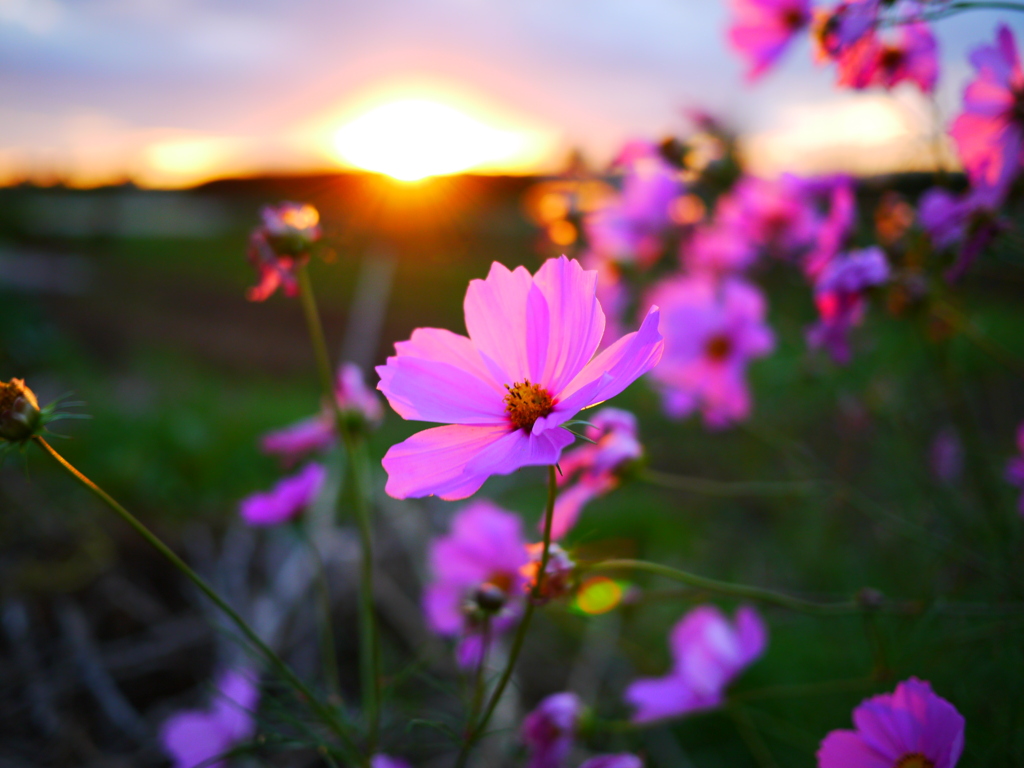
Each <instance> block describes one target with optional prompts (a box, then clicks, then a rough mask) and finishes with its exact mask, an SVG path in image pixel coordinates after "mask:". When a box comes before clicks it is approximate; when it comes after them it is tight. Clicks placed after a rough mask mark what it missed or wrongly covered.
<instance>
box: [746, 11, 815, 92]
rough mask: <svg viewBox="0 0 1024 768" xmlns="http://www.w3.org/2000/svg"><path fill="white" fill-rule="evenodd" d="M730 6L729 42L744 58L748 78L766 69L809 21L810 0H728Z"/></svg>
mask: <svg viewBox="0 0 1024 768" xmlns="http://www.w3.org/2000/svg"><path fill="white" fill-rule="evenodd" d="M729 5H730V7H731V8H732V13H733V23H732V26H731V27H729V42H730V43H731V44H732V47H733V48H735V49H736V50H737V51H738V52H739V54H740V55H741V56H743V57H744V58H745V59H746V60H747V64H748V65H749V69H748V70H747V79H748V80H751V81H753V80H756V79H757V78H759V77H761V75H763V74H764V73H765V72H767V71H768V69H769V68H770V67H771V66H772V65H773V64H775V62H776V61H777V60H778V58H779V57H780V56H781V55H782V53H783V52H784V51H785V50H786V48H787V47H788V46H789V44H790V42H792V40H793V38H794V37H795V36H796V34H797V33H798V32H800V31H801V30H802V29H804V28H805V27H807V25H808V24H810V22H811V3H810V0H730V2H729Z"/></svg>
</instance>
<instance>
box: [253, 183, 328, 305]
mask: <svg viewBox="0 0 1024 768" xmlns="http://www.w3.org/2000/svg"><path fill="white" fill-rule="evenodd" d="M260 215H261V216H262V218H263V223H262V225H260V226H259V227H257V228H256V229H255V230H253V233H252V234H251V235H250V236H249V250H248V258H249V262H250V263H251V264H252V266H253V268H254V269H255V270H256V273H257V276H258V277H259V283H258V284H257V285H255V286H253V287H252V288H250V289H249V290H248V292H247V294H246V295H247V297H248V299H249V301H264V300H266V299H268V298H270V296H272V295H273V293H274V292H275V291H276V290H277V289H278V288H279V287H280V288H281V289H282V290H283V291H284V293H285V295H286V296H292V297H294V296H298V294H299V284H298V281H297V279H296V277H295V270H296V269H298V267H299V266H300V265H301V264H302V263H303V262H304V261H305V260H306V259H307V258H308V255H309V249H310V248H311V247H312V246H313V243H315V242H316V241H317V240H319V239H320V227H319V225H318V222H319V220H320V214H319V213H317V210H316V208H314V207H313V206H311V205H306V204H304V203H279V204H278V205H268V206H266V207H265V208H263V210H262V211H261V212H260Z"/></svg>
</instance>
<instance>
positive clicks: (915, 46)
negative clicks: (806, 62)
mask: <svg viewBox="0 0 1024 768" xmlns="http://www.w3.org/2000/svg"><path fill="white" fill-rule="evenodd" d="M837 64H838V74H839V85H841V86H845V87H847V88H855V89H857V90H861V89H864V88H870V87H871V86H875V85H877V86H881V87H883V88H886V89H891V88H894V87H895V86H896V85H898V84H899V83H901V82H903V81H908V82H911V83H915V84H916V85H917V87H918V88H920V89H921V90H922V91H923V92H924V93H933V92H934V91H935V81H936V80H937V79H938V76H939V61H938V55H937V52H936V44H935V36H934V35H933V34H932V32H931V29H930V28H929V27H928V25H927V24H922V23H911V24H907V25H905V26H902V27H900V28H899V30H898V31H896V32H895V34H894V36H893V37H892V38H889V39H884V38H882V37H881V36H880V35H878V34H877V33H876V32H874V31H873V30H872V31H870V32H869V33H868V34H866V35H864V36H863V37H862V38H861V39H860V40H858V41H857V42H856V43H854V44H853V45H851V46H849V47H847V48H846V49H845V50H843V51H842V52H841V53H840V54H839V55H838V57H837Z"/></svg>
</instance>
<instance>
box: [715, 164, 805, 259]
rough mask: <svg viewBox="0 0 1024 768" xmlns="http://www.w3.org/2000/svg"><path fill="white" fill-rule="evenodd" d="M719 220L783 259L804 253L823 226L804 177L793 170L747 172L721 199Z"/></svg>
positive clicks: (767, 253)
mask: <svg viewBox="0 0 1024 768" xmlns="http://www.w3.org/2000/svg"><path fill="white" fill-rule="evenodd" d="M715 221H716V222H718V223H719V224H720V225H721V226H722V227H724V228H726V229H727V230H731V231H733V232H736V233H741V234H742V238H743V239H744V240H746V241H747V242H748V243H750V244H751V245H752V246H753V247H755V248H756V249H758V250H759V251H760V252H762V253H764V254H765V255H769V256H776V257H779V258H783V259H796V258H798V257H801V256H803V255H804V253H806V252H807V250H808V249H809V248H810V247H811V246H812V245H813V244H814V242H815V235H816V233H817V230H818V227H819V221H818V217H817V215H816V213H815V210H814V206H813V201H812V200H811V199H810V197H809V196H808V195H807V193H806V185H805V182H804V180H803V179H800V178H798V177H796V176H792V175H789V174H786V175H783V176H781V177H780V178H778V179H761V178H758V177H756V176H744V177H743V178H742V179H740V180H739V181H738V182H737V183H736V185H735V186H734V187H733V188H732V189H731V190H730V191H729V193H728V194H727V195H725V196H723V197H722V198H721V199H720V200H719V201H718V205H717V207H716V209H715Z"/></svg>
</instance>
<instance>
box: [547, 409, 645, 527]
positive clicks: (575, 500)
mask: <svg viewBox="0 0 1024 768" xmlns="http://www.w3.org/2000/svg"><path fill="white" fill-rule="evenodd" d="M589 421H590V426H588V427H587V428H586V430H585V432H584V434H585V436H586V437H587V439H588V440H591V441H593V442H591V443H587V444H585V445H581V446H580V447H579V448H576V449H574V450H572V451H570V452H569V453H566V454H565V455H564V456H563V457H562V459H561V461H559V463H558V466H559V469H561V470H562V472H561V474H560V475H559V476H558V484H559V485H560V486H562V488H561V490H560V491H559V493H558V498H557V499H556V500H555V512H554V517H553V519H552V522H551V537H552V538H553V539H561V538H562V537H563V536H565V534H567V533H568V532H569V530H570V529H571V528H572V527H573V526H574V525H575V524H576V520H577V519H578V518H579V515H580V512H581V511H582V510H583V507H584V506H585V505H586V504H587V503H588V502H590V501H591V500H593V499H596V498H597V497H599V496H603V495H604V494H606V493H608V492H609V491H611V490H613V489H614V488H616V487H618V485H619V482H620V478H619V474H618V473H619V471H620V470H621V469H622V468H623V467H624V465H626V464H628V463H629V462H632V461H636V460H637V459H639V458H640V457H641V456H643V453H644V449H643V447H642V446H641V445H640V441H639V440H638V439H637V429H636V416H634V415H633V414H632V413H629V412H628V411H622V410H619V409H618V408H603V409H602V410H600V411H598V412H597V413H595V414H594V415H593V416H592V417H590V419H589ZM543 524H544V521H543V520H541V521H540V525H541V527H542V528H543Z"/></svg>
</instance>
